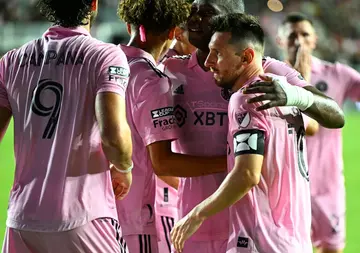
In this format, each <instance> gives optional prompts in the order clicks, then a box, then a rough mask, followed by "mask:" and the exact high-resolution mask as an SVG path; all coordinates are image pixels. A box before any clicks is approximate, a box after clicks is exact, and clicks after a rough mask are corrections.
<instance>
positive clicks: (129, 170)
mask: <svg viewBox="0 0 360 253" xmlns="http://www.w3.org/2000/svg"><path fill="white" fill-rule="evenodd" d="M113 168H114V169H115V170H116V171H117V172H120V173H124V174H126V173H129V172H131V171H132V169H133V168H134V163H133V162H131V166H130V167H129V168H127V169H126V170H120V169H118V168H116V167H115V166H114V167H113Z"/></svg>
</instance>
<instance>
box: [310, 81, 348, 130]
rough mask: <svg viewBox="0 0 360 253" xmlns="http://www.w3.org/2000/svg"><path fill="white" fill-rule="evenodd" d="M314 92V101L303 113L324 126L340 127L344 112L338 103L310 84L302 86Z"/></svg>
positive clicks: (342, 124) (343, 121)
mask: <svg viewBox="0 0 360 253" xmlns="http://www.w3.org/2000/svg"><path fill="white" fill-rule="evenodd" d="M304 88H305V89H306V90H308V91H310V92H312V93H313V94H314V103H313V105H312V106H310V107H309V108H308V109H307V110H305V111H304V113H305V114H306V115H308V116H310V117H311V118H313V119H315V120H316V121H317V122H318V123H319V124H320V125H321V126H323V127H326V128H342V127H343V126H344V124H345V119H344V113H343V111H342V110H341V108H340V107H339V105H338V104H337V103H336V102H335V101H334V100H332V99H331V98H329V97H327V96H325V95H324V94H322V93H321V92H320V91H318V90H317V89H316V88H314V87H312V86H307V87H304Z"/></svg>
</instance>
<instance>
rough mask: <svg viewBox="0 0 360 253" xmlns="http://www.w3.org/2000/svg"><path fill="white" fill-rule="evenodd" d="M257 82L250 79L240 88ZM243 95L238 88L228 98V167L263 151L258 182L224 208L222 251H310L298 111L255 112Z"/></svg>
mask: <svg viewBox="0 0 360 253" xmlns="http://www.w3.org/2000/svg"><path fill="white" fill-rule="evenodd" d="M258 80H260V78H258V77H255V78H252V79H250V80H249V81H248V82H247V83H246V84H245V85H244V86H243V87H246V86H248V85H251V83H254V82H255V81H258ZM252 96H254V95H252ZM249 97H250V96H249V95H244V94H243V93H242V91H241V90H240V91H238V92H235V93H234V94H233V95H232V96H231V98H230V103H229V110H228V115H229V133H228V143H229V147H228V171H231V170H232V169H233V167H234V164H235V157H236V156H239V155H246V154H259V155H263V156H264V162H263V166H262V171H261V179H260V183H259V184H258V185H257V186H255V187H253V188H252V189H251V190H250V191H249V193H248V194H246V195H245V196H244V197H243V198H242V199H241V200H240V201H238V202H237V203H236V204H234V205H233V206H232V207H230V221H231V231H230V238H229V245H228V251H227V252H273V253H283V252H294V253H308V252H312V246H311V238H310V226H311V204H310V187H309V177H308V170H307V163H306V148H305V141H304V133H305V131H304V125H303V119H302V116H301V113H300V111H299V110H298V109H297V108H295V107H281V109H280V107H277V108H276V107H275V108H272V109H269V110H266V111H261V112H258V111H256V107H257V106H258V105H257V104H248V103H247V102H246V99H248V98H249ZM279 151H280V152H279Z"/></svg>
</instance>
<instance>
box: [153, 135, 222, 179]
mask: <svg viewBox="0 0 360 253" xmlns="http://www.w3.org/2000/svg"><path fill="white" fill-rule="evenodd" d="M147 149H148V151H149V154H150V159H151V163H152V165H153V168H154V172H155V174H156V175H158V176H172V177H198V176H204V175H209V174H214V173H220V172H225V171H226V156H218V157H204V156H191V155H183V154H178V153H174V152H172V151H171V142H170V141H159V142H154V143H152V144H150V145H148V146H147Z"/></svg>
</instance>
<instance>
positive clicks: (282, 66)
mask: <svg viewBox="0 0 360 253" xmlns="http://www.w3.org/2000/svg"><path fill="white" fill-rule="evenodd" d="M263 68H264V72H265V73H271V74H275V75H278V76H284V77H286V80H287V82H288V83H289V84H292V85H295V86H299V87H305V86H309V84H308V83H307V81H305V79H304V78H303V77H302V75H301V74H300V73H299V72H297V71H296V70H295V69H294V68H292V67H291V66H289V65H288V64H286V63H285V62H282V61H278V60H275V59H272V58H269V57H267V58H265V59H264V61H263Z"/></svg>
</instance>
